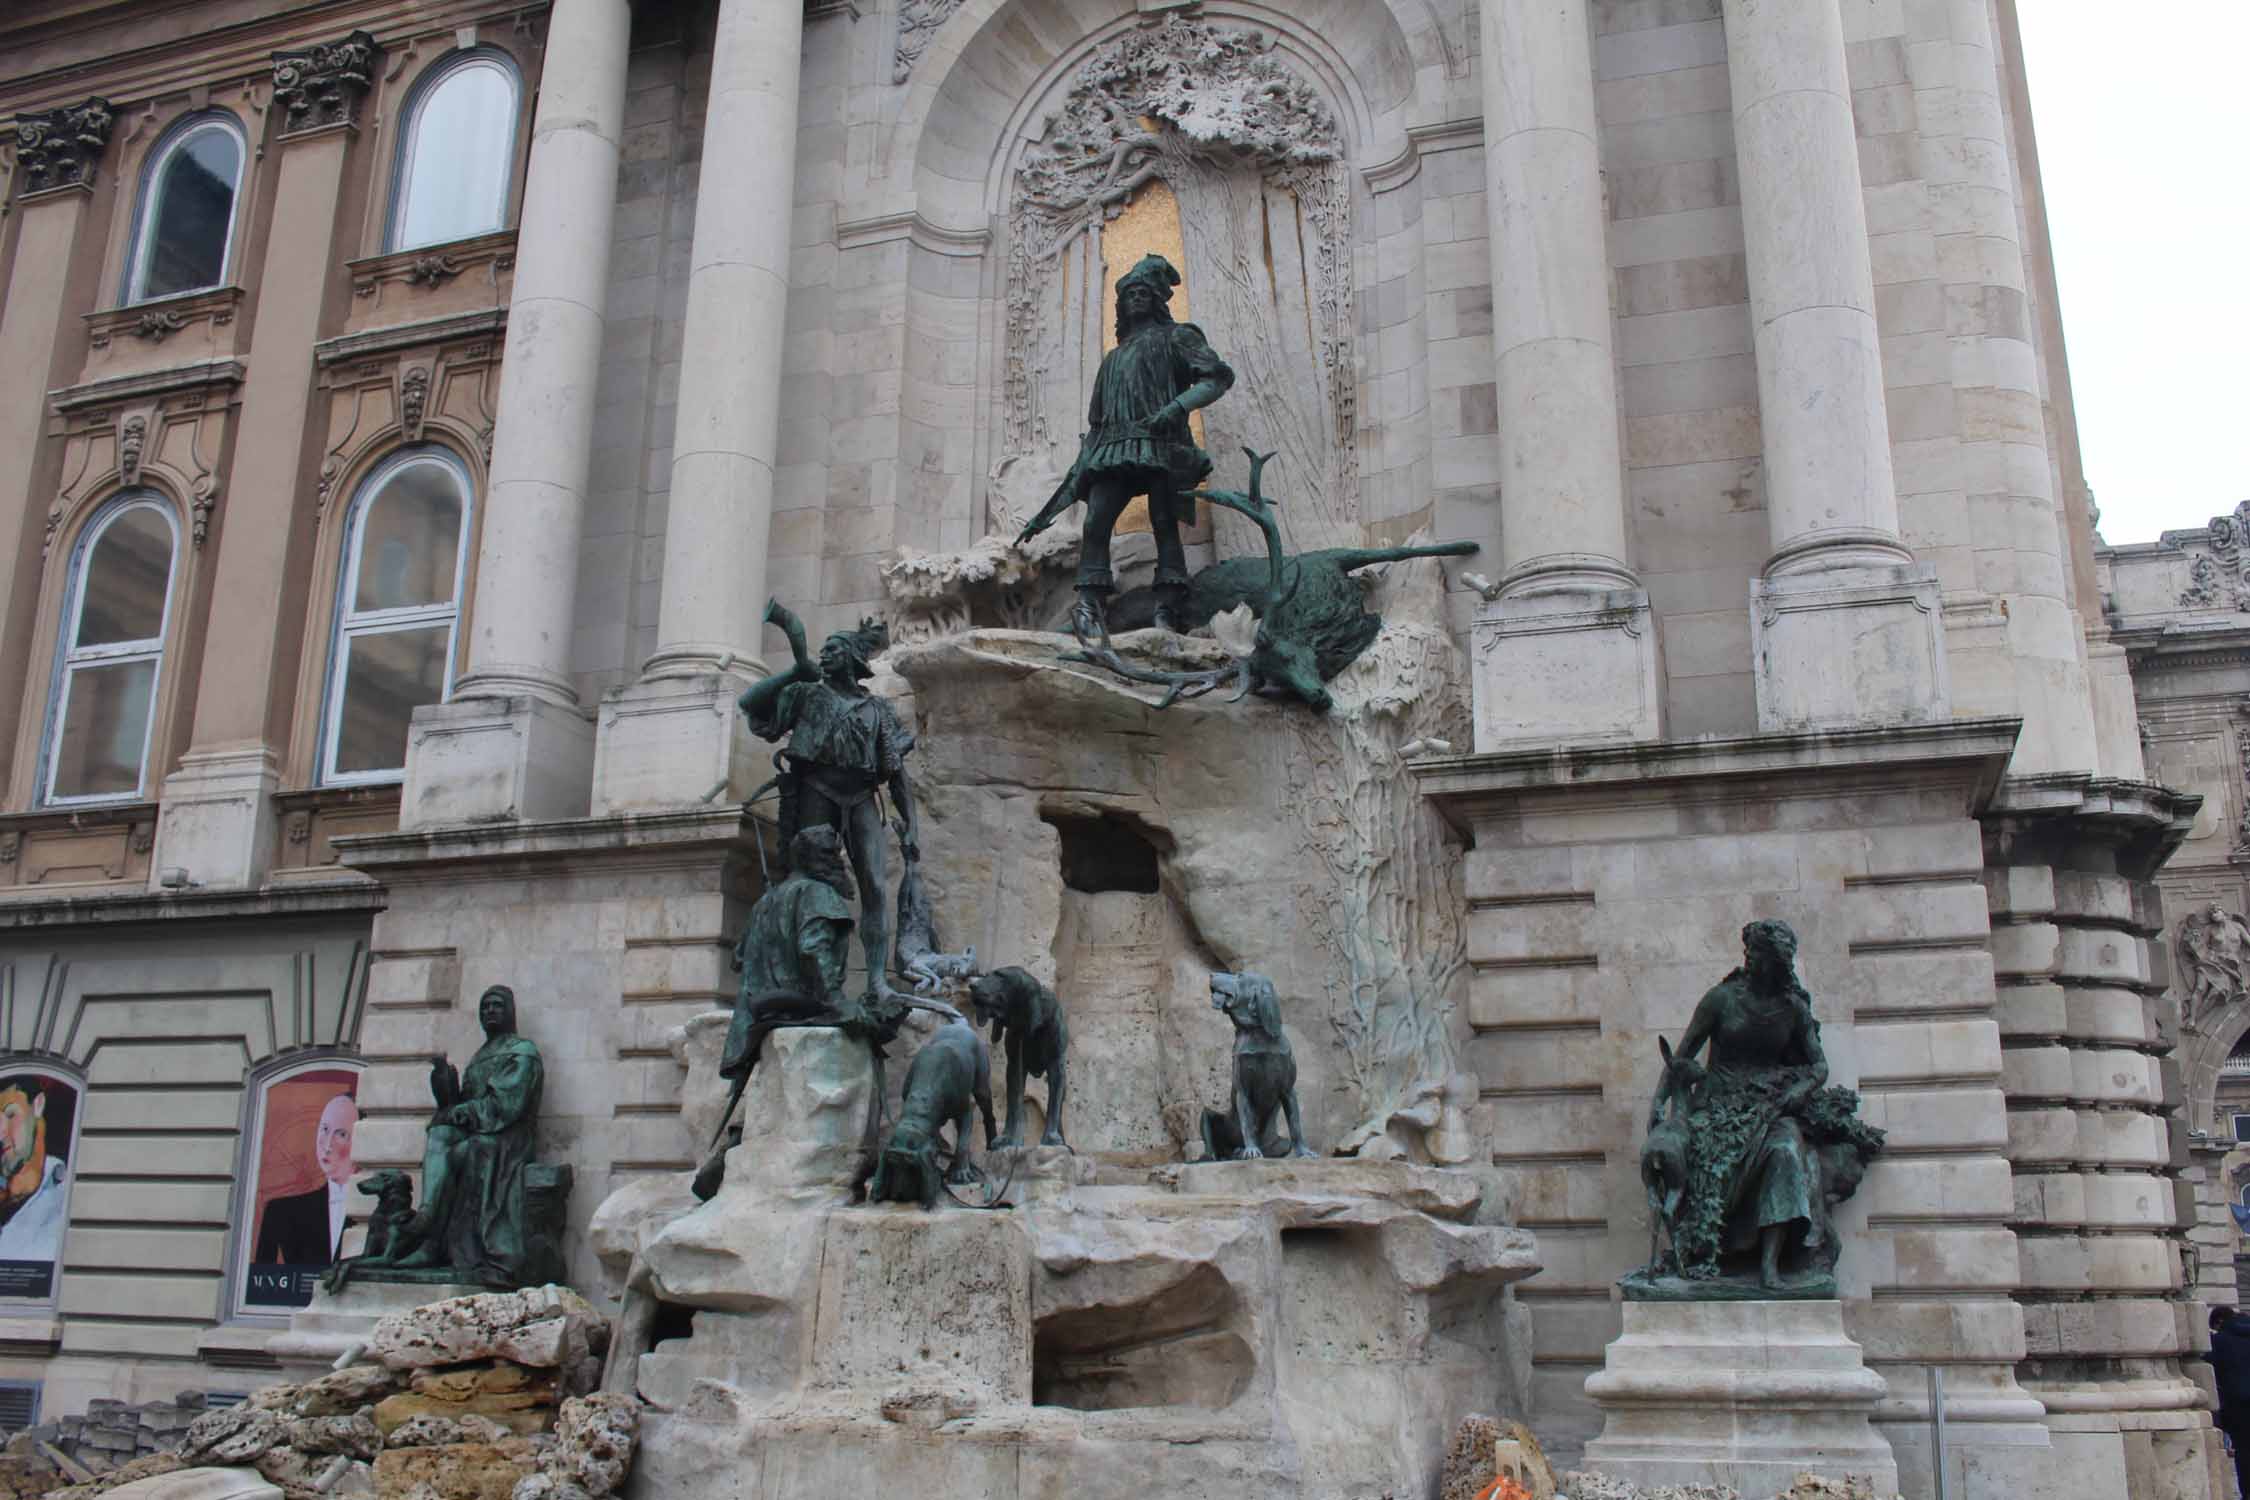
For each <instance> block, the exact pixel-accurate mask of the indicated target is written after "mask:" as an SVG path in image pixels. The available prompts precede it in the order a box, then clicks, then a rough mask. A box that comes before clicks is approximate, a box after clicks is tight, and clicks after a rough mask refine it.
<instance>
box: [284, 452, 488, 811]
mask: <svg viewBox="0 0 2250 1500" xmlns="http://www.w3.org/2000/svg"><path fill="white" fill-rule="evenodd" d="M469 507H470V492H469V472H468V470H467V469H466V468H465V467H463V465H462V463H461V461H460V460H459V459H457V458H455V457H454V456H453V455H452V454H451V453H449V452H447V451H446V450H444V449H442V448H413V449H409V450H407V451H406V452H403V453H400V454H397V455H395V456H393V457H392V458H390V459H387V460H385V461H384V463H383V464H382V466H381V467H379V468H377V469H376V470H375V472H374V473H372V474H370V475H368V476H367V480H366V482H365V483H364V484H362V485H361V486H360V488H359V494H358V496H357V497H356V498H355V499H354V501H353V508H352V515H351V523H350V524H351V530H350V533H349V535H348V536H347V538H346V540H345V543H344V568H343V579H342V585H341V587H340V588H339V590H338V592H337V604H336V644H335V650H334V652H333V653H332V655H331V658H330V663H331V664H330V666H329V673H328V697H327V707H326V727H325V729H324V731H323V734H322V737H321V779H322V780H323V781H324V782H327V783H329V784H330V785H348V784H350V783H353V782H368V781H395V780H397V779H398V777H399V775H400V773H401V772H402V771H403V770H404V769H405V766H406V731H407V726H408V724H409V722H410V721H411V720H412V719H413V716H414V710H415V709H417V708H419V707H421V706H422V705H423V704H425V703H441V702H443V701H444V700H445V695H446V694H447V693H448V692H450V691H451V690H452V687H453V637H454V627H455V625H456V624H457V623H458V621H459V618H460V597H461V578H462V570H463V568H464V567H465V566H466V564H467V545H466V542H467V537H468V523H469Z"/></svg>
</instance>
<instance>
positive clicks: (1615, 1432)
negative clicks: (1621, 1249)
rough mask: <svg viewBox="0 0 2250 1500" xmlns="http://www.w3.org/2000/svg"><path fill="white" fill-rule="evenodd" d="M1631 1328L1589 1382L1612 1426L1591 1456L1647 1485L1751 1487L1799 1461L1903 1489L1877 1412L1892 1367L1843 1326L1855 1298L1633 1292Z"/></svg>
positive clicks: (1769, 1485) (1759, 1493)
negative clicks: (1660, 1296)
mask: <svg viewBox="0 0 2250 1500" xmlns="http://www.w3.org/2000/svg"><path fill="white" fill-rule="evenodd" d="M1624 1311H1625V1331H1624V1333H1623V1334H1621V1335H1620V1336H1619V1337H1618V1338H1617V1339H1616V1340H1615V1341H1614V1342H1612V1343H1611V1344H1610V1346H1609V1350H1608V1355H1607V1359H1606V1362H1605V1364H1604V1365H1603V1368H1602V1370H1601V1373H1600V1374H1597V1375H1592V1376H1589V1377H1588V1378H1587V1381H1586V1394H1587V1395H1588V1396H1589V1397H1591V1398H1592V1399H1593V1401H1594V1403H1595V1404H1596V1405H1598V1406H1599V1407H1601V1409H1602V1414H1603V1417H1604V1419H1605V1420H1604V1422H1603V1425H1602V1432H1601V1436H1600V1437H1597V1438H1595V1439H1594V1440H1593V1441H1592V1442H1591V1443H1588V1444H1587V1445H1586V1467H1587V1468H1589V1469H1592V1470H1594V1471H1596V1472H1597V1473H1602V1474H1608V1475H1612V1476H1615V1477H1616V1478H1619V1479H1624V1480H1629V1481H1630V1482H1632V1483H1634V1484H1636V1485H1639V1486H1641V1487H1643V1488H1653V1487H1655V1486H1657V1485H1662V1484H1723V1485H1731V1486H1733V1487H1734V1488H1735V1489H1738V1490H1740V1491H1741V1492H1742V1493H1743V1494H1744V1495H1745V1496H1748V1497H1751V1500H1766V1497H1769V1496H1773V1495H1777V1494H1779V1493H1780V1492H1782V1491H1784V1490H1786V1489H1788V1488H1789V1487H1790V1485H1791V1484H1792V1483H1793V1482H1794V1481H1795V1480H1796V1477H1797V1476H1798V1475H1799V1474H1817V1475H1820V1476H1821V1477H1822V1478H1826V1479H1841V1478H1844V1477H1845V1476H1847V1475H1853V1474H1857V1475H1862V1476H1865V1477H1866V1478H1867V1479H1869V1480H1871V1481H1872V1482H1873V1487H1874V1491H1875V1493H1876V1494H1878V1495H1895V1494H1897V1493H1898V1463H1897V1461H1896V1460H1895V1459H1893V1458H1892V1456H1891V1446H1890V1444H1889V1443H1886V1442H1885V1441H1883V1438H1882V1436H1881V1434H1879V1433H1877V1432H1876V1431H1875V1429H1874V1428H1873V1427H1872V1426H1871V1425H1869V1423H1868V1420H1867V1418H1868V1413H1869V1412H1870V1411H1872V1410H1873V1409H1874V1407H1875V1403H1876V1402H1877V1401H1879V1400H1881V1399H1882V1397H1883V1393H1884V1385H1883V1378H1882V1377H1881V1376H1880V1375H1877V1374H1876V1373H1875V1372H1874V1371H1873V1370H1870V1369H1868V1368H1867V1366H1866V1365H1865V1364H1863V1363H1862V1362H1861V1361H1860V1351H1859V1345H1857V1344H1855V1343H1853V1342H1852V1341H1851V1340H1850V1339H1849V1338H1847V1337H1846V1336H1845V1334H1844V1305H1843V1304H1842V1303H1841V1302H1834V1301H1811V1302H1627V1303H1626V1304H1624Z"/></svg>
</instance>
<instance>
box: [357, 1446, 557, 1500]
mask: <svg viewBox="0 0 2250 1500" xmlns="http://www.w3.org/2000/svg"><path fill="white" fill-rule="evenodd" d="M533 1464H534V1459H533V1456H532V1453H531V1445H530V1444H528V1443H524V1442H522V1441H521V1440H517V1441H515V1442H513V1443H507V1444H501V1443H453V1444H450V1445H448V1446H446V1447H442V1448H385V1449H384V1450H383V1451H382V1453H381V1454H379V1455H377V1457H376V1459H375V1493H376V1494H377V1495H378V1496H380V1497H382V1500H426V1496H428V1495H433V1494H434V1495H436V1496H439V1497H442V1500H510V1497H512V1496H513V1495H514V1494H515V1489H516V1485H517V1484H518V1483H519V1482H521V1481H522V1480H523V1479H524V1477H525V1476H527V1475H529V1474H530V1473H531V1472H532V1469H533Z"/></svg>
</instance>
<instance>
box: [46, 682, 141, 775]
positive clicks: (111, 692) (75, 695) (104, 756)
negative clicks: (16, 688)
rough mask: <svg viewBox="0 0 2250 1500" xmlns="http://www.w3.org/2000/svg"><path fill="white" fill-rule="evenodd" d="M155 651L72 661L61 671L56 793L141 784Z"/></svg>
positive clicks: (55, 764)
mask: <svg viewBox="0 0 2250 1500" xmlns="http://www.w3.org/2000/svg"><path fill="white" fill-rule="evenodd" d="M156 668H157V659H156V658H155V657H145V658H142V659H140V660H137V661H118V662H99V663H91V664H87V665H81V666H73V667H71V668H69V669H68V671H67V672H66V673H65V674H64V679H63V690H62V725H61V728H60V730H59V731H58V732H57V734H56V736H55V760H54V774H53V780H52V783H51V785H50V789H49V794H50V795H51V796H54V797H58V798H61V797H130V796H133V795H134V794H136V793H138V792H139V791H140V789H141V761H142V759H143V758H144V757H145V756H146V754H147V753H148V723H149V714H150V712H151V711H152V709H153V707H154V705H155V701H156Z"/></svg>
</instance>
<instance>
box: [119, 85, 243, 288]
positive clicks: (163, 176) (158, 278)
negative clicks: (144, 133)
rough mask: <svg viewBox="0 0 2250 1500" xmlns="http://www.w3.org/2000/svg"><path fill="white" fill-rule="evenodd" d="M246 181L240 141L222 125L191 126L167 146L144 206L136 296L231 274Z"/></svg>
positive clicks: (213, 282) (212, 282) (206, 283)
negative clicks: (239, 199) (237, 209)
mask: <svg viewBox="0 0 2250 1500" xmlns="http://www.w3.org/2000/svg"><path fill="white" fill-rule="evenodd" d="M241 179H242V143H241V142H240V141H239V140H237V139H236V138H235V135H234V132H233V131H231V130H229V129H227V128H226V127H225V126H223V125H216V124H214V125H210V126H205V127H201V128H198V129H195V130H191V131H189V132H188V133H187V134H186V135H185V136H182V137H181V138H180V139H179V140H178V141H177V142H176V143H174V144H173V145H170V146H168V147H166V148H165V149H164V151H163V154H162V155H161V156H160V157H159V158H158V160H157V163H156V167H155V170H154V171H153V173H152V174H151V175H150V178H149V182H148V200H147V202H146V203H145V204H144V205H143V207H142V211H141V243H140V245H139V246H138V247H137V250H136V258H135V262H134V264H135V273H134V277H133V285H132V287H131V289H130V292H129V294H128V299H129V300H130V301H134V302H145V301H149V300H150V299H152V298H156V297H171V296H176V295H178V294H180V293H183V292H199V291H203V290H206V289H207V288H210V287H215V286H217V285H219V284H220V283H221V282H222V281H224V280H225V279H226V273H227V244H228V241H229V239H230V237H231V235H232V233H233V229H234V195H235V189H236V187H237V186H238V185H239V184H240V182H241Z"/></svg>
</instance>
